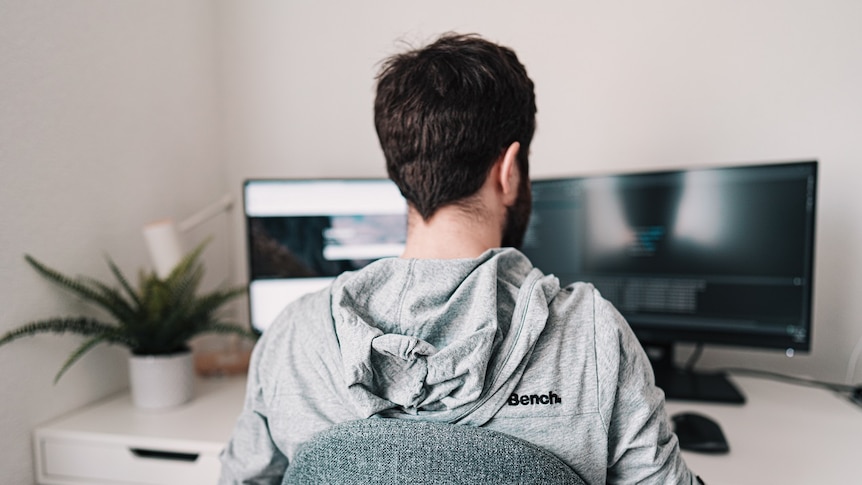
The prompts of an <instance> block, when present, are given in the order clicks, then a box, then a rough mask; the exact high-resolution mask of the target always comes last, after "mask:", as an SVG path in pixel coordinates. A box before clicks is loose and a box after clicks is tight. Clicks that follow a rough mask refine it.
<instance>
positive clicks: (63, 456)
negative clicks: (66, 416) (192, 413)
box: [37, 436, 220, 485]
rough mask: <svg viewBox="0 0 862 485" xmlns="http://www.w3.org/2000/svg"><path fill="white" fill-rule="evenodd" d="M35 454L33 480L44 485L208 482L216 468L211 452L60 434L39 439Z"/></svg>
mask: <svg viewBox="0 0 862 485" xmlns="http://www.w3.org/2000/svg"><path fill="white" fill-rule="evenodd" d="M37 453H39V454H40V455H41V457H40V458H41V459H38V460H37V463H38V464H39V465H38V468H39V469H38V472H37V473H38V477H37V479H38V480H39V482H40V483H43V484H46V485H52V484H56V485H70V484H84V483H86V484H92V485H108V484H116V485H124V484H135V485H174V484H176V485H197V484H200V485H212V484H214V483H216V482H217V481H218V477H219V471H220V463H219V460H218V456H216V455H213V454H204V453H189V452H187V451H177V450H163V449H148V448H135V447H132V446H125V445H123V444H120V443H101V442H98V441H89V440H76V439H70V438H60V437H46V436H42V437H41V438H39V442H38V444H37Z"/></svg>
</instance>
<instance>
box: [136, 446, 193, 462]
mask: <svg viewBox="0 0 862 485" xmlns="http://www.w3.org/2000/svg"><path fill="white" fill-rule="evenodd" d="M129 450H130V451H131V452H132V454H133V455H135V456H137V457H139V458H149V459H154V460H174V461H187V462H195V461H197V459H198V456H200V455H199V454H198V453H180V452H177V451H161V450H145V449H143V448H129Z"/></svg>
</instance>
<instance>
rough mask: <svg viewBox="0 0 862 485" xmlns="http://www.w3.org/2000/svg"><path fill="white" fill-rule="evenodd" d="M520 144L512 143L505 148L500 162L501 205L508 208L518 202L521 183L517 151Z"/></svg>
mask: <svg viewBox="0 0 862 485" xmlns="http://www.w3.org/2000/svg"><path fill="white" fill-rule="evenodd" d="M520 149H521V144H520V143H518V142H513V143H512V144H511V145H509V147H508V148H506V151H505V152H504V153H503V157H502V158H501V160H500V180H499V183H500V189H501V191H502V196H503V203H504V204H505V205H506V206H507V207H508V206H510V205H512V204H514V203H515V201H516V200H518V186H519V184H520V181H521V171H520V170H519V169H518V151H519V150H520Z"/></svg>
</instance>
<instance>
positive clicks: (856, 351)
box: [844, 337, 862, 384]
mask: <svg viewBox="0 0 862 485" xmlns="http://www.w3.org/2000/svg"><path fill="white" fill-rule="evenodd" d="M860 355H862V337H859V341H858V342H856V347H854V348H853V352H852V353H851V354H850V360H848V361H847V377H845V378H844V382H845V383H847V384H851V383H852V382H853V379H854V378H855V376H856V364H858V363H859V356H860Z"/></svg>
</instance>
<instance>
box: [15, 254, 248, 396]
mask: <svg viewBox="0 0 862 485" xmlns="http://www.w3.org/2000/svg"><path fill="white" fill-rule="evenodd" d="M206 244H207V242H206V241H205V242H204V243H202V244H200V245H198V246H197V247H196V248H195V249H194V250H193V251H191V252H190V253H189V254H187V255H186V256H185V257H184V258H183V259H182V260H181V261H180V262H179V263H177V265H176V266H175V267H174V268H173V269H172V270H171V272H170V274H169V275H168V276H167V277H165V278H160V277H159V276H157V275H156V274H155V272H147V271H141V272H140V273H139V283H138V287H137V288H134V287H133V286H132V285H131V284H130V283H129V281H128V279H127V278H126V277H125V275H124V274H123V273H122V271H120V269H119V268H118V267H117V265H116V264H114V262H113V261H112V260H111V259H110V258H107V259H108V266H109V267H110V269H111V273H112V274H113V276H114V278H115V279H116V280H117V282H118V283H119V285H120V288H119V289H117V288H114V287H111V286H109V285H107V284H105V283H102V282H101V281H98V280H96V279H93V278H89V277H78V278H71V277H69V276H66V275H64V274H62V273H60V272H59V271H56V270H54V269H52V268H50V267H48V266H46V265H44V264H43V263H41V262H39V261H37V260H36V259H35V258H33V257H32V256H30V255H25V259H26V261H27V262H28V263H29V264H30V265H31V266H32V267H33V268H34V269H35V270H36V271H37V272H38V273H40V274H41V275H42V276H44V277H46V278H47V279H49V280H51V281H53V282H54V283H57V284H58V285H59V286H61V287H62V288H64V289H66V290H68V291H71V292H72V293H74V294H76V295H78V296H80V297H81V298H83V299H84V300H85V301H87V302H89V303H91V304H93V305H95V306H96V307H99V308H101V309H103V310H105V311H106V312H107V313H108V314H110V315H111V317H113V319H114V321H112V322H103V321H100V320H97V319H93V318H88V317H67V318H51V319H47V320H41V321H37V322H31V323H28V324H25V325H22V326H20V327H18V328H15V329H13V330H11V331H9V332H7V333H6V334H5V335H4V336H3V337H0V346H3V345H5V344H7V343H9V342H12V341H14V340H18V339H20V338H22V337H29V336H33V335H37V334H42V333H55V334H64V333H73V334H77V335H80V336H83V337H87V339H86V340H85V341H84V343H83V344H82V345H81V346H80V347H78V348H77V349H76V350H75V351H74V352H73V353H72V354H71V355H70V356H69V358H68V359H67V360H66V362H64V364H63V366H62V367H61V369H60V371H59V372H58V373H57V376H56V378H55V382H56V381H57V380H59V379H60V377H62V376H63V374H64V373H65V372H66V371H67V370H68V369H69V367H71V366H72V365H73V364H74V363H75V362H77V361H78V360H79V359H80V358H81V357H83V356H84V355H85V354H86V353H87V352H89V351H90V350H92V349H93V348H94V347H96V346H98V345H99V344H102V343H107V344H117V345H123V346H125V347H128V348H129V350H131V352H132V353H133V354H136V355H167V354H173V353H176V352H181V351H184V350H188V342H189V340H191V339H192V338H193V337H196V336H198V335H201V334H205V333H214V334H233V335H239V336H241V337H245V338H250V339H254V338H256V335H255V334H254V333H253V332H251V331H250V330H248V329H246V328H244V327H243V326H240V325H238V324H235V323H228V322H224V321H222V320H220V319H219V318H218V314H217V313H218V310H219V309H220V308H221V307H222V306H224V305H225V304H226V303H228V302H229V301H230V300H232V299H234V298H236V297H238V296H240V295H242V294H243V293H244V292H245V290H244V289H243V288H227V289H224V288H222V289H216V290H214V291H211V292H208V293H205V294H199V291H198V290H199V287H200V284H201V281H202V280H203V276H204V268H203V265H202V264H201V263H200V261H199V257H200V255H201V253H202V252H203V250H204V247H205V246H206Z"/></svg>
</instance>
